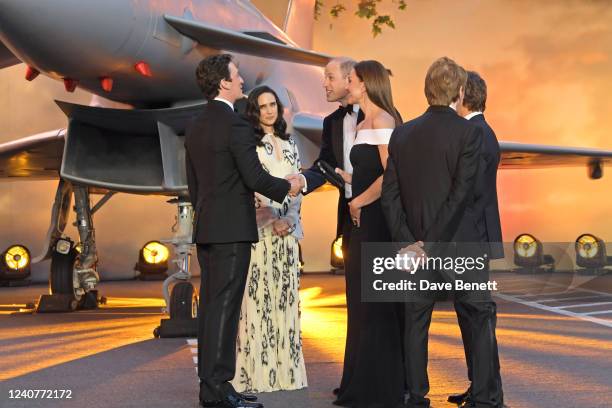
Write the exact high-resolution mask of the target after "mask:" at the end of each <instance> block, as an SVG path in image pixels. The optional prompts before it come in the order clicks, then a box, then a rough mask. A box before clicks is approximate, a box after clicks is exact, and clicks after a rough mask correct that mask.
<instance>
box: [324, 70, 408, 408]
mask: <svg viewBox="0 0 612 408" xmlns="http://www.w3.org/2000/svg"><path fill="white" fill-rule="evenodd" d="M360 71H361V72H360ZM360 73H361V78H360V75H359V74H360ZM376 75H378V76H380V77H382V79H383V82H384V79H386V81H387V84H388V75H387V71H386V70H385V69H384V67H382V65H380V64H379V63H377V62H375V61H364V62H360V63H359V64H357V65H356V66H355V70H354V71H353V72H352V73H351V86H350V88H356V87H357V86H361V88H362V89H363V88H364V87H365V88H368V84H369V79H371V78H372V77H373V76H376ZM377 82H378V83H380V82H381V81H380V78H379V80H378V81H377ZM358 91H359V89H357V90H354V89H351V93H353V92H354V93H355V94H358V95H359V92H358ZM375 91H376V90H370V89H369V88H368V93H375ZM380 91H385V90H379V92H380ZM388 92H389V94H390V84H388ZM368 93H366V92H361V98H360V100H359V101H358V102H360V107H361V109H362V110H364V113H365V119H364V121H363V122H362V123H361V124H360V126H359V130H358V131H357V134H356V138H355V144H354V146H353V148H352V150H351V154H350V159H351V163H352V165H353V174H352V177H351V176H349V175H347V174H343V177H344V178H345V180H347V181H350V182H351V184H352V190H353V204H351V206H354V207H356V208H358V207H359V208H361V210H360V214H359V211H358V210H357V211H351V216H352V218H355V217H357V218H358V219H359V222H358V224H359V225H358V226H357V225H355V224H354V225H353V229H352V231H351V234H352V235H351V242H350V246H349V254H350V256H349V257H348V259H347V265H346V273H347V283H348V285H349V286H350V287H349V291H350V292H351V293H353V294H355V296H353V297H352V299H349V300H348V302H349V304H348V305H347V311H348V314H349V318H348V322H349V325H348V330H347V343H346V351H345V361H344V370H343V375H342V381H341V384H340V392H339V394H338V398H337V399H336V401H334V404H335V405H340V406H345V407H352V408H396V407H397V408H399V407H402V406H403V403H404V390H405V380H404V364H403V351H402V330H403V312H402V311H403V307H402V305H401V304H398V303H391V302H377V303H374V302H362V301H361V273H362V271H361V244H362V243H364V242H390V241H391V236H390V232H389V229H388V227H387V224H386V221H385V218H384V215H383V212H382V208H381V204H380V187H378V189H377V185H376V183H380V182H381V181H382V179H381V178H382V175H383V172H384V167H383V160H382V159H385V161H386V146H387V145H388V143H389V138H390V136H391V133H392V132H393V128H394V126H395V125H396V124H398V122H399V117H398V116H399V115H397V113H396V111H395V109H394V108H393V107H392V102H391V106H382V107H381V106H377V104H375V103H374V102H373V101H372V100H370V98H369V97H368ZM374 96H375V95H374ZM389 96H390V95H389ZM366 98H367V99H366ZM356 99H357V98H356ZM387 100H388V99H387ZM381 105H383V103H381ZM385 108H386V109H385ZM389 111H391V112H393V113H395V115H392V114H390V113H388V112H389ZM368 115H370V117H369V118H368ZM389 121H391V122H390V123H389ZM381 123H382V124H383V125H384V124H386V127H381ZM381 156H382V158H381ZM385 164H386V163H385ZM340 173H341V174H342V172H340ZM373 185H374V186H373ZM371 186H373V187H371Z"/></svg>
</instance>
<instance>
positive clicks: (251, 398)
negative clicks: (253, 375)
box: [238, 392, 257, 401]
mask: <svg viewBox="0 0 612 408" xmlns="http://www.w3.org/2000/svg"><path fill="white" fill-rule="evenodd" d="M238 396H239V397H240V398H242V399H243V400H245V401H257V395H255V394H247V393H246V392H239V393H238Z"/></svg>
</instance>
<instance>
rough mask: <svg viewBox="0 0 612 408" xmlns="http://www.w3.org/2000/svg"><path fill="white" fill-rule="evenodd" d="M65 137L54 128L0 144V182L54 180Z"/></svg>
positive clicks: (57, 173)
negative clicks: (14, 179) (22, 179)
mask: <svg viewBox="0 0 612 408" xmlns="http://www.w3.org/2000/svg"><path fill="white" fill-rule="evenodd" d="M65 134H66V131H65V129H58V130H52V131H49V132H44V133H39V134H37V135H34V136H29V137H24V138H22V139H17V140H13V141H11V142H8V143H3V144H0V179H10V178H17V177H19V178H28V179H33V180H54V179H57V178H58V177H59V171H60V167H61V164H62V155H63V152H64V136H65Z"/></svg>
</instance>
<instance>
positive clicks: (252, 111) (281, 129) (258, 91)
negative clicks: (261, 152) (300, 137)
mask: <svg viewBox="0 0 612 408" xmlns="http://www.w3.org/2000/svg"><path fill="white" fill-rule="evenodd" d="M265 93H270V94H272V95H274V99H276V108H277V110H278V111H277V113H278V116H277V118H276V122H274V126H273V127H274V135H275V136H278V137H280V138H281V139H283V140H289V134H288V133H287V122H285V119H284V118H283V111H284V108H283V104H282V103H281V101H280V99H278V95H277V94H276V92H274V90H273V89H272V88H270V87H269V86H265V85H264V86H259V87H257V88H255V89H253V90H252V91H251V92H250V93H249V98H248V99H247V106H246V111H245V117H246V119H247V121H249V123H250V124H251V125H252V126H253V129H255V136H256V137H257V144H258V145H259V146H263V142H262V141H261V139H263V137H264V136H265V134H266V133H265V132H264V130H263V128H262V127H261V123H260V121H259V102H258V100H259V97H260V96H261V95H263V94H265Z"/></svg>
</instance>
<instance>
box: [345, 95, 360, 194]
mask: <svg viewBox="0 0 612 408" xmlns="http://www.w3.org/2000/svg"><path fill="white" fill-rule="evenodd" d="M358 113H359V105H353V113H350V114H348V115H345V116H344V122H343V124H342V130H343V136H344V138H343V142H344V143H343V156H344V169H342V170H344V171H346V172H347V173H350V174H353V165H352V164H351V149H352V148H353V145H354V144H355V137H356V132H357V115H358ZM352 196H353V187H352V186H351V185H350V184H348V183H345V184H344V197H345V198H351V197H352Z"/></svg>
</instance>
